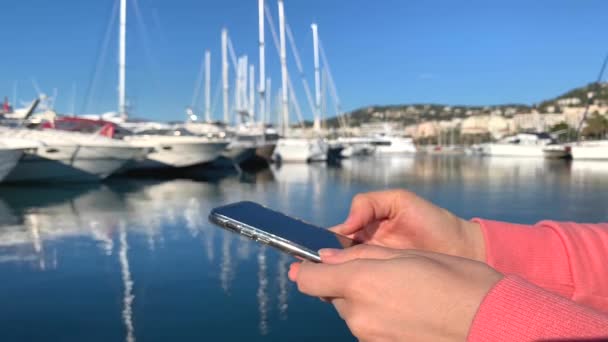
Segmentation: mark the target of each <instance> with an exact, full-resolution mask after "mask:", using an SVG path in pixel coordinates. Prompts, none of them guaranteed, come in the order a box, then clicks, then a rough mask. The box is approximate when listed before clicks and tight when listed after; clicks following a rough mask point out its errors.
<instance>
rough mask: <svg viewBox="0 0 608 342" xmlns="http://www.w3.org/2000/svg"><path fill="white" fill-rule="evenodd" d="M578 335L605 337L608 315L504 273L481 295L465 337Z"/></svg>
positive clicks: (509, 338)
mask: <svg viewBox="0 0 608 342" xmlns="http://www.w3.org/2000/svg"><path fill="white" fill-rule="evenodd" d="M581 337H584V338H585V337H589V338H608V316H604V315H602V314H601V313H599V312H597V311H594V310H592V309H589V308H586V307H583V306H580V305H578V304H575V303H574V302H571V301H569V300H567V299H565V298H562V297H559V296H556V295H554V294H552V293H549V292H547V291H544V290H542V289H541V288H538V287H536V286H534V285H532V284H530V283H528V282H526V281H524V280H523V279H521V278H518V277H516V276H507V277H505V278H503V279H502V280H501V281H500V282H498V283H497V284H496V285H495V286H494V288H492V290H490V292H488V294H487V295H486V297H485V298H484V300H483V302H482V303H481V305H480V307H479V309H478V311H477V314H476V316H475V318H474V320H473V323H472V325H471V328H470V330H469V336H468V339H467V340H468V341H471V342H476V341H513V342H523V341H538V340H553V339H569V338H570V339H572V338H581ZM602 341H603V339H602Z"/></svg>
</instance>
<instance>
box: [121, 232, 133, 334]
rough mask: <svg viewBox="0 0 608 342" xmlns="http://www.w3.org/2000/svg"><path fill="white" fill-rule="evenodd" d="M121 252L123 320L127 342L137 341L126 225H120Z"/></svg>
mask: <svg viewBox="0 0 608 342" xmlns="http://www.w3.org/2000/svg"><path fill="white" fill-rule="evenodd" d="M119 231H120V235H119V241H120V251H119V252H118V256H119V260H120V271H121V274H122V284H123V291H124V295H123V300H122V302H123V309H122V318H123V321H124V324H125V328H126V329H127V338H126V341H127V342H134V341H135V333H134V331H135V328H134V327H133V308H132V305H133V300H134V299H135V296H134V295H133V280H132V278H131V270H130V269H129V258H128V255H127V253H128V252H129V245H128V244H127V232H126V229H125V226H124V224H121V225H120V229H119Z"/></svg>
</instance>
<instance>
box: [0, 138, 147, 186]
mask: <svg viewBox="0 0 608 342" xmlns="http://www.w3.org/2000/svg"><path fill="white" fill-rule="evenodd" d="M2 138H4V139H7V140H10V139H16V140H18V141H26V142H27V144H29V146H28V148H27V149H25V150H24V155H23V156H22V158H21V159H20V160H19V163H18V164H17V165H16V166H15V167H14V168H13V170H12V171H11V172H10V173H9V174H8V175H7V177H6V178H5V181H6V182H89V181H99V180H102V179H104V178H107V177H109V176H110V175H112V174H113V173H115V172H116V171H118V170H119V169H120V168H122V167H123V166H124V165H126V164H127V163H128V162H130V161H132V160H136V159H138V158H142V157H143V156H145V154H147V152H148V150H147V149H142V148H139V147H134V146H131V145H129V144H127V143H125V142H122V141H116V140H112V139H108V138H106V137H103V136H99V135H92V134H82V133H75V132H63V131H53V130H45V131H37V130H28V129H7V128H0V139H2Z"/></svg>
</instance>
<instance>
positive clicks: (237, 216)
mask: <svg viewBox="0 0 608 342" xmlns="http://www.w3.org/2000/svg"><path fill="white" fill-rule="evenodd" d="M211 214H212V215H221V216H224V217H226V218H229V219H231V220H234V221H237V222H240V223H243V224H246V225H248V226H250V227H253V228H255V229H258V230H262V231H264V232H266V233H269V234H272V235H275V236H277V237H279V238H282V239H284V240H288V241H290V242H292V243H295V244H297V245H300V246H302V247H304V248H307V249H309V250H311V251H314V252H316V251H318V250H319V249H322V248H347V247H351V246H353V245H355V244H357V243H356V242H355V241H353V240H351V239H349V238H347V237H344V236H341V235H337V234H334V233H333V232H331V231H329V230H327V229H323V228H319V227H316V226H313V225H311V224H308V223H306V222H304V221H301V220H298V219H295V218H292V217H289V216H287V215H285V214H282V213H279V212H277V211H274V210H271V209H268V208H266V207H264V206H262V205H259V204H257V203H254V202H239V203H234V204H229V205H227V206H224V207H220V208H216V209H214V210H213V211H212V212H211Z"/></svg>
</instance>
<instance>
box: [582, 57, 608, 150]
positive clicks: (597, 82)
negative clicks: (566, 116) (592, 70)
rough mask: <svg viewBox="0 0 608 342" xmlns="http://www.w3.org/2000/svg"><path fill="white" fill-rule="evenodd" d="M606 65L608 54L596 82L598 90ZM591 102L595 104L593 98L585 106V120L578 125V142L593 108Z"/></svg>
mask: <svg viewBox="0 0 608 342" xmlns="http://www.w3.org/2000/svg"><path fill="white" fill-rule="evenodd" d="M606 64H608V54H606V57H604V62H603V63H602V68H601V69H600V73H599V75H598V76H597V81H596V82H595V85H594V86H595V87H596V89H599V85H600V82H601V81H602V78H604V71H606ZM591 102H593V99H592V98H589V100H588V101H587V105H586V106H585V112H584V113H583V118H582V119H581V121H580V122H579V123H578V127H577V128H576V141H577V142H580V141H581V129H582V128H583V123H584V122H585V121H586V120H587V115H588V114H589V108H590V107H591Z"/></svg>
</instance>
